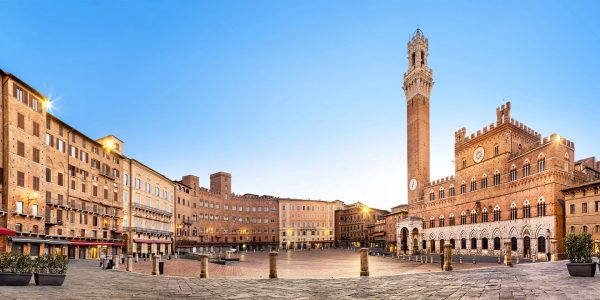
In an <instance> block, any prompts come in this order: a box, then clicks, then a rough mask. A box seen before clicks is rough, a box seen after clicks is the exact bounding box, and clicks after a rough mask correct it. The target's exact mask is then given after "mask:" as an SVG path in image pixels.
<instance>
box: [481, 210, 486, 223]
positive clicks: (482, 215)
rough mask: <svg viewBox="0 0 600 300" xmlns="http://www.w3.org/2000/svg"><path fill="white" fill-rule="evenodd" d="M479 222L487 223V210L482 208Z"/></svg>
mask: <svg viewBox="0 0 600 300" xmlns="http://www.w3.org/2000/svg"><path fill="white" fill-rule="evenodd" d="M481 222H483V223H487V222H488V210H487V208H483V210H482V211H481Z"/></svg>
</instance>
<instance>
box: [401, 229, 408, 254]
mask: <svg viewBox="0 0 600 300" xmlns="http://www.w3.org/2000/svg"><path fill="white" fill-rule="evenodd" d="M400 251H402V253H404V254H406V253H407V251H408V228H406V227H402V229H401V230H400Z"/></svg>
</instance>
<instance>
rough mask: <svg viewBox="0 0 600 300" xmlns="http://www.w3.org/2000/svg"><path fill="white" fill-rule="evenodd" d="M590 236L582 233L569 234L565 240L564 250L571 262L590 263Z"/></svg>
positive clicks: (591, 246)
mask: <svg viewBox="0 0 600 300" xmlns="http://www.w3.org/2000/svg"><path fill="white" fill-rule="evenodd" d="M593 244H594V242H593V241H592V235H591V234H588V233H585V232H582V233H580V234H572V233H571V234H569V235H567V237H566V238H565V250H566V252H567V255H568V256H569V260H570V261H571V262H574V263H577V262H585V263H587V262H592V251H593Z"/></svg>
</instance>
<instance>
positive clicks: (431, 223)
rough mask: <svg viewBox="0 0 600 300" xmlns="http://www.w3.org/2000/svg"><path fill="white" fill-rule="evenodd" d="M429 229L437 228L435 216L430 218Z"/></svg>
mask: <svg viewBox="0 0 600 300" xmlns="http://www.w3.org/2000/svg"><path fill="white" fill-rule="evenodd" d="M429 228H435V218H434V217H433V216H432V217H431V218H429Z"/></svg>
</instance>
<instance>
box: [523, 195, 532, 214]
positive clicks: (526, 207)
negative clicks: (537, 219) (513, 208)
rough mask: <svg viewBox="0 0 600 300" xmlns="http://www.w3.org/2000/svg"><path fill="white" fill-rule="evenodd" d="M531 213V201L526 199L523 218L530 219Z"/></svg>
mask: <svg viewBox="0 0 600 300" xmlns="http://www.w3.org/2000/svg"><path fill="white" fill-rule="evenodd" d="M530 213H531V208H530V206H529V200H527V199H525V202H524V203H523V218H525V219H529V216H530Z"/></svg>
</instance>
